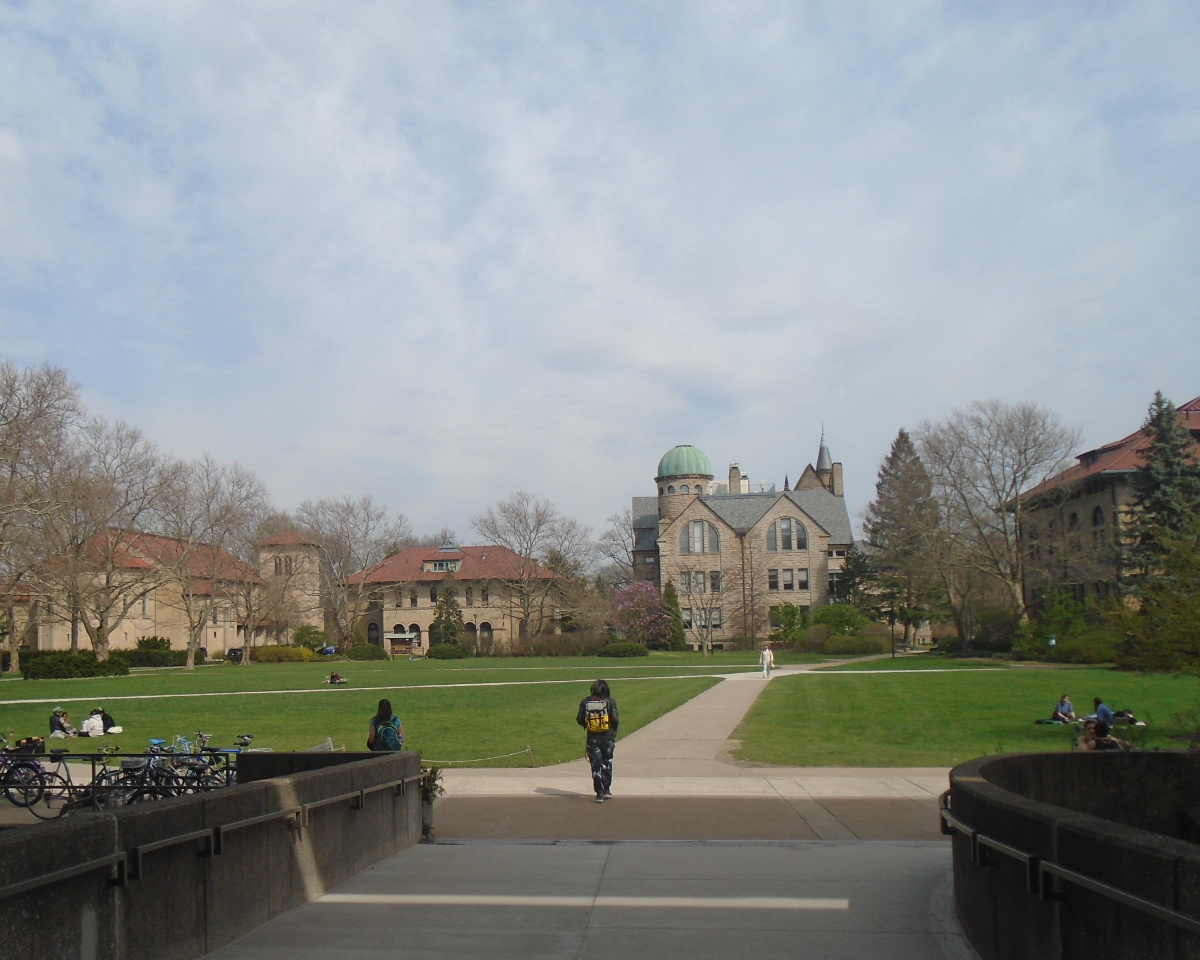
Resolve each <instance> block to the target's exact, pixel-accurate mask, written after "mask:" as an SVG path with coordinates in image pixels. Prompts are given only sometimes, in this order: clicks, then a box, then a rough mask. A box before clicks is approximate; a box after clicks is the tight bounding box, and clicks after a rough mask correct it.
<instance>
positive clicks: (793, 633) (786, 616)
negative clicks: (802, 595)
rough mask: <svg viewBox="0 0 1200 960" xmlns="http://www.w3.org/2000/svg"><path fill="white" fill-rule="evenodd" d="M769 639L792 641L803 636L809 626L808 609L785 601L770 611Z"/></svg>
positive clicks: (774, 641)
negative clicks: (771, 628) (770, 629)
mask: <svg viewBox="0 0 1200 960" xmlns="http://www.w3.org/2000/svg"><path fill="white" fill-rule="evenodd" d="M771 626H772V627H774V629H773V630H772V631H771V636H770V640H771V642H772V643H793V642H795V641H797V640H800V639H802V638H803V636H804V632H805V631H806V630H807V629H808V627H809V618H808V611H807V610H802V609H801V608H800V607H798V606H796V604H794V603H785V604H783V605H782V606H780V607H779V608H778V609H776V610H772V611H771Z"/></svg>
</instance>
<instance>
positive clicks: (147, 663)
mask: <svg viewBox="0 0 1200 960" xmlns="http://www.w3.org/2000/svg"><path fill="white" fill-rule="evenodd" d="M110 658H111V659H113V660H118V659H119V660H124V661H125V662H126V663H128V664H129V666H131V667H183V666H186V665H187V651H186V650H146V649H141V650H114V651H113V652H112V653H111V654H110ZM193 662H194V663H203V662H204V655H203V654H202V653H201V652H200V651H199V650H197V651H196V659H195V660H194V661H193Z"/></svg>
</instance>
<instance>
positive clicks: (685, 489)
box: [679, 483, 691, 493]
mask: <svg viewBox="0 0 1200 960" xmlns="http://www.w3.org/2000/svg"><path fill="white" fill-rule="evenodd" d="M679 492H680V493H691V489H690V488H689V487H688V485H687V484H686V483H685V484H684V485H683V486H682V487H680V488H679Z"/></svg>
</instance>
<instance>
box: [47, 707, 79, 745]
mask: <svg viewBox="0 0 1200 960" xmlns="http://www.w3.org/2000/svg"><path fill="white" fill-rule="evenodd" d="M73 736H75V728H74V727H73V726H71V718H70V717H68V716H67V714H66V712H65V711H64V710H63V708H62V707H55V708H54V712H53V713H52V714H50V739H52V740H65V739H66V738H67V737H73Z"/></svg>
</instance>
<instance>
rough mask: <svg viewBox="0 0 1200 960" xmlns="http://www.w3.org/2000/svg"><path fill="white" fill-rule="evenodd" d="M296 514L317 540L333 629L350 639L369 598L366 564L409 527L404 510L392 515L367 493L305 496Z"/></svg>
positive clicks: (403, 535)
mask: <svg viewBox="0 0 1200 960" xmlns="http://www.w3.org/2000/svg"><path fill="white" fill-rule="evenodd" d="M296 519H297V520H299V521H300V523H301V525H302V526H303V527H304V529H305V532H306V533H307V535H308V537H309V538H310V539H311V540H312V541H313V542H314V543H315V544H316V545H317V550H318V552H319V554H320V557H321V566H322V568H323V569H322V574H323V578H324V580H325V584H324V586H325V593H326V596H327V598H328V602H329V604H330V608H331V609H330V614H331V619H332V621H333V626H334V631H335V633H336V637H337V640H338V643H339V644H340V645H342V646H345V645H347V644H349V643H351V642H352V640H353V637H354V626H355V624H356V623H357V622H358V620H359V619H360V618H361V617H362V616H363V615H364V614H366V612H367V607H368V604H369V602H370V594H371V588H370V587H369V585H368V584H367V581H366V573H367V570H368V568H369V567H372V566H374V565H375V564H376V563H378V562H379V561H380V560H382V559H384V557H386V556H387V555H388V554H389V552H392V550H393V548H394V546H395V545H396V544H397V543H400V542H402V541H403V540H404V539H405V538H406V537H411V536H412V531H411V529H410V527H409V525H408V521H407V520H405V519H404V517H403V515H401V514H397V515H396V516H395V517H393V516H392V515H391V514H390V513H389V512H388V509H387V507H385V506H383V504H379V503H376V502H375V501H374V499H372V498H371V497H370V496H365V497H360V498H359V499H357V500H355V499H353V498H351V497H344V498H340V499H337V498H332V497H329V498H324V499H321V500H306V501H305V502H304V503H302V504H300V509H299V510H297V511H296Z"/></svg>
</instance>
